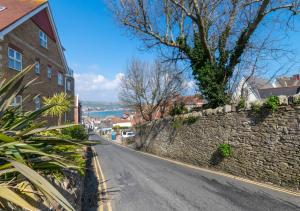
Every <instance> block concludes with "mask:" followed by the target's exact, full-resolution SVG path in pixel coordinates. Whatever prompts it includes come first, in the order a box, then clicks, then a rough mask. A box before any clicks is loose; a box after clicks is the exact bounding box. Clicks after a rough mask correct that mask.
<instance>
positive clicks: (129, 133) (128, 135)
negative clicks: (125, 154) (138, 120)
mask: <svg viewBox="0 0 300 211" xmlns="http://www.w3.org/2000/svg"><path fill="white" fill-rule="evenodd" d="M134 136H135V134H134V132H132V131H123V132H122V139H126V138H132V137H134Z"/></svg>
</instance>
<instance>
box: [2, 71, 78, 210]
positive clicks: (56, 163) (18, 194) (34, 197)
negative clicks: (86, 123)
mask: <svg viewBox="0 0 300 211" xmlns="http://www.w3.org/2000/svg"><path fill="white" fill-rule="evenodd" d="M33 67H34V65H31V66H29V67H27V68H25V69H24V70H23V71H21V72H20V73H18V74H17V75H16V76H15V77H14V78H12V79H11V80H9V81H6V82H3V83H1V85H0V210H1V209H4V210H10V209H12V208H13V209H14V208H23V209H26V210H37V207H36V206H35V205H38V204H41V203H40V200H41V199H43V201H46V202H47V203H49V204H53V203H54V202H56V204H59V205H60V206H61V207H62V208H64V209H65V210H75V209H74V208H73V207H72V205H71V204H70V203H69V202H68V201H67V200H66V199H65V198H64V196H63V195H62V194H61V193H60V192H59V191H58V190H57V189H56V188H54V186H53V185H52V184H51V183H50V182H48V180H46V179H45V178H44V177H43V176H42V175H43V171H44V170H45V169H50V168H52V167H56V168H69V169H78V167H76V166H74V165H73V164H72V163H70V161H66V159H65V158H64V157H63V156H62V155H60V154H58V153H55V152H54V151H53V146H55V145H56V144H57V143H60V144H61V143H63V142H66V143H68V144H74V145H79V144H80V143H75V142H74V141H70V140H65V139H62V138H60V137H57V136H52V137H49V136H47V137H46V136H43V135H41V134H42V132H45V131H51V130H54V129H58V128H59V129H60V128H64V127H68V126H60V127H43V126H44V122H41V121H37V119H39V117H41V116H42V115H43V114H44V113H45V112H46V113H47V112H49V110H51V109H52V108H53V107H55V106H56V105H55V104H50V103H49V104H47V105H45V106H43V107H42V108H40V109H38V110H36V111H30V112H25V113H23V112H21V111H20V109H19V108H17V107H15V108H14V107H12V106H11V103H12V100H13V99H14V97H16V96H17V95H18V94H19V93H20V92H22V91H23V90H24V89H26V87H28V86H29V85H31V84H32V83H33V82H34V80H32V81H30V82H28V83H27V84H24V83H23V79H24V76H25V75H26V74H27V73H28V72H29V71H31V70H32V69H33Z"/></svg>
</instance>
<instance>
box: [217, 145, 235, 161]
mask: <svg viewBox="0 0 300 211" xmlns="http://www.w3.org/2000/svg"><path fill="white" fill-rule="evenodd" d="M218 151H219V153H220V154H221V156H222V157H224V158H227V157H229V156H230V155H231V153H232V149H231V146H230V144H220V145H219V148H218Z"/></svg>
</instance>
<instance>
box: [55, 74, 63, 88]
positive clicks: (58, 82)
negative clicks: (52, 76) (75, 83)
mask: <svg viewBox="0 0 300 211" xmlns="http://www.w3.org/2000/svg"><path fill="white" fill-rule="evenodd" d="M57 84H58V85H59V86H63V85H64V75H63V74H62V73H61V72H58V74H57Z"/></svg>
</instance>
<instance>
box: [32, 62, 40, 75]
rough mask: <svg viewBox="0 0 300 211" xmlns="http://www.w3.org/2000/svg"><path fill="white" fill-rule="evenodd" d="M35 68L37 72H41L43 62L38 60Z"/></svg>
mask: <svg viewBox="0 0 300 211" xmlns="http://www.w3.org/2000/svg"><path fill="white" fill-rule="evenodd" d="M34 70H35V73H36V74H41V64H40V61H39V60H36V64H35V67H34Z"/></svg>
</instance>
